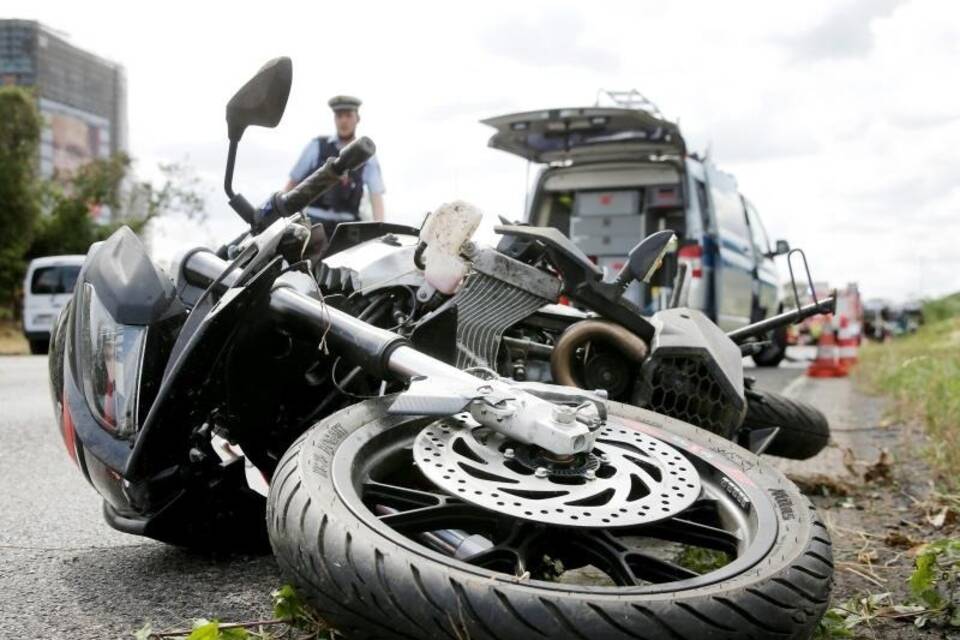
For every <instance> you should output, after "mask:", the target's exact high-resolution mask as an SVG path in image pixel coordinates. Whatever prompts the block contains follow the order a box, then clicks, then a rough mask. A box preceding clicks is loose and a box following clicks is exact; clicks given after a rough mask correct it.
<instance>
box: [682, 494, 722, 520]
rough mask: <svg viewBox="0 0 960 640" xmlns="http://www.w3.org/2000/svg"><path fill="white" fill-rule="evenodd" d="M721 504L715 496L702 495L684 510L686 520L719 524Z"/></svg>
mask: <svg viewBox="0 0 960 640" xmlns="http://www.w3.org/2000/svg"><path fill="white" fill-rule="evenodd" d="M719 505H720V503H719V502H717V500H716V499H714V498H707V497H704V496H701V497H700V498H699V499H697V501H696V502H694V503H693V504H692V505H690V506H689V507H687V509H686V510H685V511H684V512H683V517H684V519H685V520H693V521H695V522H700V523H703V524H708V525H710V526H718V525H719V524H720V518H719V517H718V513H719Z"/></svg>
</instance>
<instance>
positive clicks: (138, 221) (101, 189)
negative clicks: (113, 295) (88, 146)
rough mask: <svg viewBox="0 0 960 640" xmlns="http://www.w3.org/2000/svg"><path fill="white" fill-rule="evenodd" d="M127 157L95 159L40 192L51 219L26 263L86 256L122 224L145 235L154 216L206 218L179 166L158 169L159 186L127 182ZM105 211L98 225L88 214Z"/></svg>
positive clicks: (46, 217)
mask: <svg viewBox="0 0 960 640" xmlns="http://www.w3.org/2000/svg"><path fill="white" fill-rule="evenodd" d="M130 165H131V161H130V157H129V156H128V155H126V154H125V153H122V152H121V153H117V154H114V155H113V156H111V157H109V158H102V159H96V160H93V161H91V162H89V163H87V164H85V165H83V166H82V167H80V168H79V169H78V170H77V171H76V172H74V173H73V174H72V175H71V176H69V177H68V178H67V179H66V180H65V181H64V180H61V181H51V182H49V183H47V185H46V188H45V191H44V203H45V205H46V208H47V209H48V210H49V212H50V213H49V215H44V216H42V217H41V219H40V223H39V225H38V227H37V232H36V234H35V237H34V240H33V243H32V244H31V245H30V248H29V250H28V251H27V258H34V257H38V256H47V255H58V254H66V253H86V252H87V249H88V248H89V247H90V245H91V244H92V243H94V242H96V241H98V240H104V239H106V238H107V237H108V236H109V235H110V234H111V233H113V232H114V231H116V229H117V228H118V227H120V226H121V225H126V226H129V227H130V228H131V229H133V231H134V232H135V233H137V234H143V233H144V231H145V229H146V226H147V224H148V223H149V222H150V221H151V220H153V219H154V218H155V217H157V216H161V215H164V214H166V213H169V212H172V211H179V212H181V213H184V214H186V215H187V216H188V217H189V218H191V219H194V220H197V219H202V218H203V216H204V212H203V205H204V201H203V198H202V197H201V196H200V195H199V194H198V193H197V191H196V188H197V185H198V180H197V179H196V178H195V177H194V176H193V175H192V173H191V172H190V171H189V169H187V168H186V167H184V166H183V165H179V164H168V165H160V170H161V172H162V173H163V174H164V182H163V184H162V186H160V187H157V186H155V185H154V184H153V183H151V182H148V181H141V182H133V183H131V182H130V180H129V173H130ZM102 207H106V208H108V209H109V210H110V213H111V220H110V222H108V223H107V224H97V223H96V222H95V221H94V219H93V217H92V215H91V212H92V211H93V210H96V209H98V208H102Z"/></svg>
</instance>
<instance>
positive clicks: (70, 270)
mask: <svg viewBox="0 0 960 640" xmlns="http://www.w3.org/2000/svg"><path fill="white" fill-rule="evenodd" d="M79 275H80V267H79V266H67V267H40V268H39V269H37V270H36V271H34V272H33V277H32V278H31V279H30V293H33V294H37V295H53V294H58V293H73V286H74V285H75V284H76V283H77V276H79Z"/></svg>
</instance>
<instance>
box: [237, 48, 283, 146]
mask: <svg viewBox="0 0 960 640" xmlns="http://www.w3.org/2000/svg"><path fill="white" fill-rule="evenodd" d="M292 80H293V63H292V62H291V61H290V58H287V57H281V58H274V59H273V60H271V61H269V62H268V63H267V64H265V65H263V66H262V67H261V68H260V70H259V71H257V73H256V74H255V75H254V76H253V77H252V78H250V79H249V80H247V83H246V84H245V85H243V86H242V87H240V90H239V91H237V92H236V93H235V94H233V97H232V98H230V102H228V103H227V135H228V136H229V137H230V141H231V142H236V141H238V140H239V139H240V137H241V136H242V135H243V132H244V130H246V128H247V127H249V126H257V127H275V126H277V124H278V123H279V122H280V118H282V117H283V111H284V109H285V108H286V106H287V98H288V97H289V96H290V83H291V81H292Z"/></svg>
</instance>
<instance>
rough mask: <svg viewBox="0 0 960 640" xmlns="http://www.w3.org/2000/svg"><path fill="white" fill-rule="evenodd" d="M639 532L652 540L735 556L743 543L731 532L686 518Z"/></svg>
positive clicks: (673, 519) (649, 527)
mask: <svg viewBox="0 0 960 640" xmlns="http://www.w3.org/2000/svg"><path fill="white" fill-rule="evenodd" d="M639 531H641V532H642V535H645V536H649V537H651V538H657V539H659V540H667V541H670V542H679V543H681V544H688V545H692V546H695V547H703V548H704V549H712V550H714V551H723V552H725V553H729V554H730V555H733V556H736V555H737V550H738V549H739V547H740V542H741V541H740V538H739V537H737V536H736V535H735V534H732V533H730V532H729V531H726V530H724V529H720V528H719V527H711V526H710V525H706V524H702V523H700V522H694V521H693V520H687V519H685V518H670V519H669V520H664V521H663V522H658V523H656V524H653V525H650V526H647V527H643V528H642V529H640V530H639Z"/></svg>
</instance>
